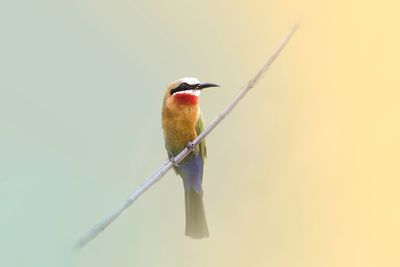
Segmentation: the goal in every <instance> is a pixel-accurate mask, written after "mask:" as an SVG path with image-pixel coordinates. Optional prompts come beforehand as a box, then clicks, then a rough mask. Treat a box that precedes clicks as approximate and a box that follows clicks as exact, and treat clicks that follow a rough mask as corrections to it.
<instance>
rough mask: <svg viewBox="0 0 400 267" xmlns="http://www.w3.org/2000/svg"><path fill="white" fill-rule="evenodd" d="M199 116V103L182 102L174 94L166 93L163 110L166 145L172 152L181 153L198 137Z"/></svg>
mask: <svg viewBox="0 0 400 267" xmlns="http://www.w3.org/2000/svg"><path fill="white" fill-rule="evenodd" d="M198 118H199V106H198V105H197V104H182V103H180V102H179V101H177V100H176V99H175V97H174V96H171V95H169V94H168V93H167V94H166V96H165V98H164V105H163V111H162V127H163V130H164V139H165V145H166V147H167V149H168V151H169V152H170V153H172V154H176V153H179V152H180V151H181V150H182V149H183V148H185V146H186V145H187V143H188V142H190V141H193V139H195V138H196V137H197V133H196V124H197V120H198Z"/></svg>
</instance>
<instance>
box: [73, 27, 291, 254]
mask: <svg viewBox="0 0 400 267" xmlns="http://www.w3.org/2000/svg"><path fill="white" fill-rule="evenodd" d="M297 28H298V24H295V25H294V26H293V27H292V29H291V30H290V32H289V33H288V34H287V35H286V37H285V38H284V39H283V40H282V42H281V44H280V45H279V46H278V47H277V48H276V49H275V51H274V52H273V53H272V54H271V56H270V57H269V58H268V59H267V61H266V62H265V63H264V65H263V66H262V68H261V69H260V70H259V71H258V72H257V74H256V75H255V76H254V77H253V78H252V79H251V80H250V81H249V82H248V83H247V85H246V86H245V87H244V88H242V90H241V91H240V92H239V94H238V95H236V97H235V98H234V99H233V100H232V101H231V103H230V104H229V105H228V106H227V107H226V108H225V109H224V110H223V111H222V112H221V114H220V115H219V116H218V117H217V118H216V119H215V120H214V121H213V122H211V123H210V125H208V127H207V128H206V129H205V130H204V131H203V132H202V133H201V134H200V135H199V136H197V138H196V139H195V140H193V142H192V143H193V145H194V146H195V145H197V144H199V143H200V142H201V141H202V140H203V139H204V138H205V137H206V136H207V135H208V134H209V133H211V131H212V130H213V129H214V128H215V127H216V126H217V125H218V124H219V123H220V122H221V121H222V120H223V119H224V118H225V117H226V116H227V115H228V114H229V113H230V112H231V111H232V110H233V109H234V108H235V107H236V105H237V104H238V103H239V101H240V100H241V99H242V98H243V97H244V96H245V95H246V94H247V93H248V92H249V91H250V89H252V88H253V87H254V86H255V85H256V84H257V82H258V81H259V80H260V78H261V77H262V76H263V75H264V73H265V72H266V71H267V70H268V69H269V67H270V66H271V64H272V63H273V62H274V60H275V59H276V57H277V56H278V55H279V53H280V52H281V51H282V49H283V48H284V47H285V46H286V44H287V43H288V42H289V40H290V38H291V37H292V36H293V34H294V33H295V32H296V30H297ZM190 152H191V149H189V148H185V149H183V150H182V151H181V152H180V153H179V154H178V155H177V156H176V157H175V158H174V159H173V161H174V162H175V163H177V164H178V163H179V162H181V161H182V160H183V159H184V158H185V157H186V156H187V155H188V154H189V153H190ZM172 166H173V164H172V162H171V161H166V162H164V163H163V164H162V165H161V167H160V168H158V170H156V171H155V172H154V173H153V174H152V175H151V176H150V177H149V178H148V179H147V180H146V181H145V182H144V183H143V184H142V185H141V186H140V187H139V188H137V189H136V190H135V191H133V192H132V193H131V194H130V196H129V197H128V199H127V200H126V201H125V203H123V205H121V206H120V207H119V208H118V209H116V210H114V212H112V213H111V214H110V215H109V216H107V217H105V218H104V219H103V220H102V221H100V222H99V223H98V224H96V225H94V226H93V227H92V228H91V229H90V230H89V231H88V232H87V233H86V234H85V235H83V236H82V237H81V238H80V239H79V240H78V242H77V244H76V246H77V247H78V248H81V247H84V246H85V245H86V244H87V243H88V242H90V241H91V240H92V239H94V238H95V237H96V236H97V235H98V234H99V233H101V232H102V231H103V230H104V229H105V228H106V227H107V226H109V225H110V224H111V223H112V222H113V221H114V220H115V219H116V218H117V217H118V216H119V215H121V213H122V212H123V211H124V210H126V209H127V208H128V207H129V206H130V205H131V204H132V203H133V202H135V200H136V199H138V197H139V196H141V195H142V194H143V193H144V192H146V191H147V189H149V188H150V187H151V186H152V185H153V184H155V183H156V182H158V181H159V180H160V179H161V178H162V177H163V176H164V174H166V173H167V172H168V171H169V170H170V169H171V168H172Z"/></svg>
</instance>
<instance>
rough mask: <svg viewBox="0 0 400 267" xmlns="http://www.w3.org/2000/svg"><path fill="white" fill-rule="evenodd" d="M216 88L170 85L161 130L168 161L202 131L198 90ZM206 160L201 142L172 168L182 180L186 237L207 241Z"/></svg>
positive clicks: (193, 82) (185, 81) (186, 82)
mask: <svg viewBox="0 0 400 267" xmlns="http://www.w3.org/2000/svg"><path fill="white" fill-rule="evenodd" d="M208 87H218V85H216V84H213V83H202V82H199V80H197V79H196V78H191V77H186V78H182V79H179V80H177V81H174V82H172V83H170V84H169V85H168V87H167V90H166V92H165V96H164V103H163V109H162V127H163V130H164V139H165V148H166V149H167V153H168V157H169V158H172V157H175V156H176V155H178V154H179V152H181V151H182V150H183V149H184V148H185V147H186V146H190V144H191V141H193V140H194V139H195V138H196V137H197V136H198V135H199V134H200V133H201V132H202V131H203V130H204V121H203V118H202V116H201V112H200V108H199V105H198V97H199V96H200V94H201V90H202V89H204V88H208ZM205 158H206V144H205V140H203V141H202V142H201V143H200V144H198V145H196V146H195V147H194V149H193V151H192V152H191V153H190V154H189V155H188V156H187V157H186V158H185V159H184V160H182V161H181V162H180V163H179V164H174V169H175V172H176V173H177V174H179V175H180V176H181V177H182V180H183V186H184V189H185V213H186V231H185V234H186V235H187V236H189V237H192V238H196V239H201V238H204V237H208V227H207V221H206V216H205V213H204V206H203V188H202V181H203V166H204V160H205Z"/></svg>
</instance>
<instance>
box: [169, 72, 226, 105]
mask: <svg viewBox="0 0 400 267" xmlns="http://www.w3.org/2000/svg"><path fill="white" fill-rule="evenodd" d="M209 87H219V85H217V84H214V83H205V82H200V81H199V80H198V79H196V78H194V77H185V78H182V79H179V80H176V81H174V82H172V83H170V84H169V85H168V87H167V92H166V95H165V97H166V98H172V99H174V100H176V101H177V102H178V103H181V104H197V100H198V97H199V95H200V94H201V90H203V89H204V88H209Z"/></svg>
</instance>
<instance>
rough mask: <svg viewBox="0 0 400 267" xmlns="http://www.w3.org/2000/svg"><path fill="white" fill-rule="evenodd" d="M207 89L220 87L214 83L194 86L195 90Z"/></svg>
mask: <svg viewBox="0 0 400 267" xmlns="http://www.w3.org/2000/svg"><path fill="white" fill-rule="evenodd" d="M208 87H220V86H219V85H218V84H215V83H199V84H197V85H196V90H203V89H204V88H208Z"/></svg>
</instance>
